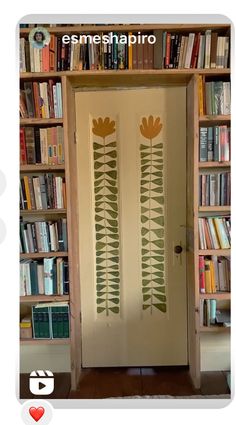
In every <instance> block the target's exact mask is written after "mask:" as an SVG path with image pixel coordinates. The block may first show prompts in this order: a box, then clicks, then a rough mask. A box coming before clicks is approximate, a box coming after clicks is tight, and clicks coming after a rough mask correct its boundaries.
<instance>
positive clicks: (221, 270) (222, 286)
mask: <svg viewBox="0 0 236 425" xmlns="http://www.w3.org/2000/svg"><path fill="white" fill-rule="evenodd" d="M218 268H219V285H220V291H227V286H226V280H225V273H224V264H223V261H222V259H219V260H218Z"/></svg>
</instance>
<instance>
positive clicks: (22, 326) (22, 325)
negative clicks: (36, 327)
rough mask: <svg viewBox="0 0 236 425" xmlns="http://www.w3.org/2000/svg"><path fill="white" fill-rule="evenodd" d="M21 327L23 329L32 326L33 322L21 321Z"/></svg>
mask: <svg viewBox="0 0 236 425" xmlns="http://www.w3.org/2000/svg"><path fill="white" fill-rule="evenodd" d="M20 328H21V329H25V328H31V322H21V323H20Z"/></svg>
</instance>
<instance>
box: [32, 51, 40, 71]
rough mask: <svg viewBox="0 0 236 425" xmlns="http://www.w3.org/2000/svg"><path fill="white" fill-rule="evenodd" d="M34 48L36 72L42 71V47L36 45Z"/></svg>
mask: <svg viewBox="0 0 236 425" xmlns="http://www.w3.org/2000/svg"><path fill="white" fill-rule="evenodd" d="M33 49H34V72H41V68H40V52H39V51H40V49H37V48H36V47H34V48H33Z"/></svg>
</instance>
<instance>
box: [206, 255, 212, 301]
mask: <svg viewBox="0 0 236 425" xmlns="http://www.w3.org/2000/svg"><path fill="white" fill-rule="evenodd" d="M210 263H211V262H210V260H208V259H205V288H206V294H211V292H212V290H211V288H212V287H211V267H210Z"/></svg>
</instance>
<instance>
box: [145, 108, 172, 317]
mask: <svg viewBox="0 0 236 425" xmlns="http://www.w3.org/2000/svg"><path fill="white" fill-rule="evenodd" d="M161 129H162V124H161V123H160V118H159V117H157V118H156V119H155V120H154V118H153V116H152V115H150V116H149V117H148V118H145V117H144V118H142V124H141V125H140V132H141V134H142V136H143V137H144V141H143V143H141V144H140V164H141V182H140V202H141V238H142V295H143V310H147V309H149V310H150V313H151V314H152V313H153V309H158V310H160V311H161V312H163V313H165V312H166V294H165V289H166V288H165V281H164V187H163V143H156V142H154V139H155V138H156V137H157V136H158V134H159V133H160V132H161Z"/></svg>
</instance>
